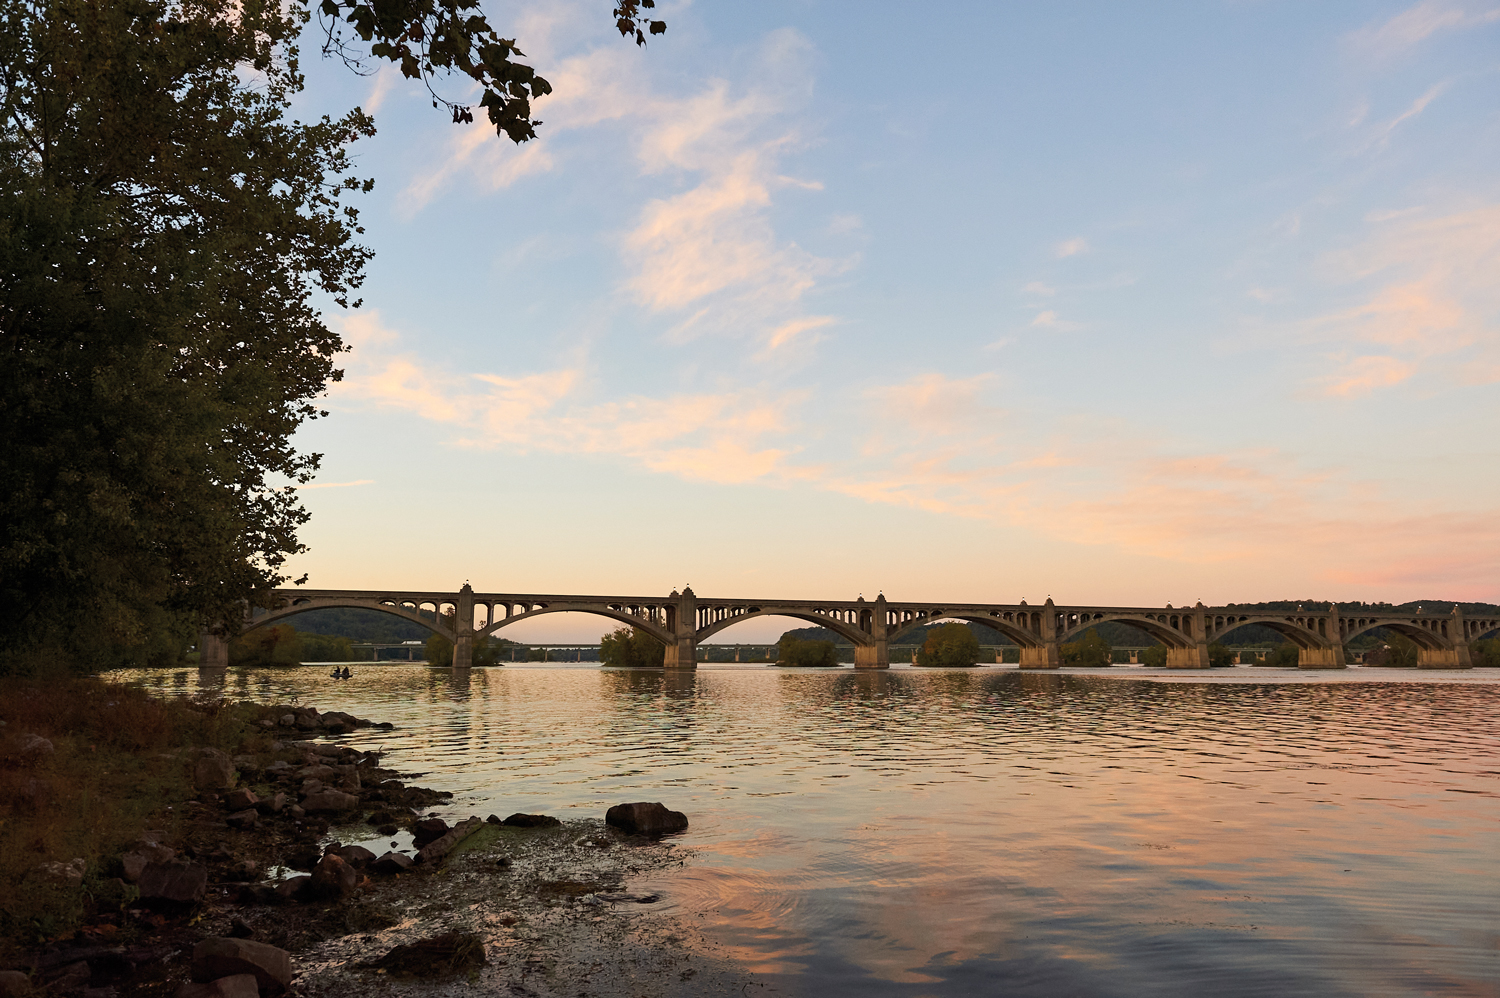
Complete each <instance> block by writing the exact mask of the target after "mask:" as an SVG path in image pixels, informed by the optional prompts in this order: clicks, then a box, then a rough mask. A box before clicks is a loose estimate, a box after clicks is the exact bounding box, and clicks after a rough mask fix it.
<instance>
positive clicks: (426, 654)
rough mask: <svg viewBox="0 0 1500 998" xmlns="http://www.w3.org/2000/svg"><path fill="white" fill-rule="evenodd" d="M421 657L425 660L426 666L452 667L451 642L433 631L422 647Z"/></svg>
mask: <svg viewBox="0 0 1500 998" xmlns="http://www.w3.org/2000/svg"><path fill="white" fill-rule="evenodd" d="M422 657H423V658H425V659H426V660H427V664H428V665H452V664H453V642H452V641H449V640H448V639H447V638H445V637H443V636H442V635H441V634H439V633H437V632H436V631H433V632H432V633H431V634H429V635H428V636H427V642H426V644H424V645H423V646H422Z"/></svg>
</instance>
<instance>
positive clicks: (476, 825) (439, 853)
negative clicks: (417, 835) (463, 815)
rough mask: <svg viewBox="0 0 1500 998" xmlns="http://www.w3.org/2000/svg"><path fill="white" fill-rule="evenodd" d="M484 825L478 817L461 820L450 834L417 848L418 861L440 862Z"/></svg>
mask: <svg viewBox="0 0 1500 998" xmlns="http://www.w3.org/2000/svg"><path fill="white" fill-rule="evenodd" d="M483 827H484V822H482V821H480V820H479V819H478V818H469V819H468V820H467V821H463V822H460V823H459V824H458V825H457V826H455V827H454V828H453V830H452V831H450V832H448V834H446V835H444V836H443V837H442V838H440V839H436V840H434V841H432V842H429V843H427V845H425V846H423V847H422V848H421V849H419V850H417V862H418V863H436V862H439V861H440V860H442V859H443V857H445V856H447V855H448V854H449V853H450V852H452V851H453V850H454V849H456V848H458V844H459V843H460V842H462V841H463V840H464V839H466V838H468V837H469V836H470V835H473V834H474V833H475V832H477V831H479V830H480V829H481V828H483Z"/></svg>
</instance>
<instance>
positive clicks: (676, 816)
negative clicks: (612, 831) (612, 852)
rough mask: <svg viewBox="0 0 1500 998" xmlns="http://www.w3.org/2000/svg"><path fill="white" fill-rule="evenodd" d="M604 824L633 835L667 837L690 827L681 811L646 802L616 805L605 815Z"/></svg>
mask: <svg viewBox="0 0 1500 998" xmlns="http://www.w3.org/2000/svg"><path fill="white" fill-rule="evenodd" d="M604 823H605V824H606V825H612V826H614V827H615V828H618V829H620V830H621V831H623V832H628V833H630V834H631V835H666V834H668V833H670V832H680V831H682V830H683V829H684V828H686V827H687V826H688V820H687V815H685V814H683V813H682V812H681V811H669V810H667V806H666V805H665V804H661V803H648V802H645V801H641V802H639V803H635V804H616V805H615V806H614V807H612V808H610V809H609V810H608V811H606V812H605V813H604Z"/></svg>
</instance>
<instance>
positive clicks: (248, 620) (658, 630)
mask: <svg viewBox="0 0 1500 998" xmlns="http://www.w3.org/2000/svg"><path fill="white" fill-rule="evenodd" d="M269 602H270V603H271V605H270V606H268V607H263V608H254V607H251V608H247V612H246V616H245V621H244V627H245V629H246V630H251V629H254V628H257V627H263V626H265V625H267V624H272V623H275V622H277V621H281V620H285V619H287V618H288V617H292V616H295V615H296V614H299V613H306V612H307V611H309V610H319V609H324V608H328V607H356V608H362V609H370V610H378V611H381V612H383V613H389V614H393V615H394V616H397V617H402V618H404V619H406V620H410V621H412V622H414V623H417V624H420V625H422V626H423V627H425V628H427V629H428V630H430V631H432V632H433V633H435V634H440V635H442V636H443V637H445V638H447V639H448V640H449V641H451V642H452V643H453V663H452V664H453V668H455V669H464V668H469V667H470V666H471V664H472V661H473V651H474V643H475V642H476V641H479V640H482V639H484V638H486V637H488V636H489V635H491V634H495V633H496V632H498V631H500V630H502V629H503V628H506V627H509V626H510V625H512V624H515V623H518V622H520V621H522V620H531V619H532V618H535V617H539V616H541V615H542V614H547V613H591V614H595V615H597V616H600V617H604V618H607V619H609V620H612V621H615V622H617V623H620V624H624V625H627V626H630V627H635V628H639V629H640V630H641V631H644V632H645V633H647V634H649V635H651V636H652V637H654V638H655V639H656V640H658V641H660V642H661V643H662V644H663V645H665V646H666V660H665V664H666V667H667V668H668V669H691V668H694V667H695V666H696V665H697V649H698V645H699V644H700V643H702V642H704V641H706V640H708V639H709V638H711V637H713V636H714V635H715V634H717V633H719V632H720V631H722V630H724V629H725V628H727V627H732V626H733V625H735V624H739V623H743V622H744V621H746V620H750V619H752V618H755V617H764V616H783V617H794V618H796V619H798V620H804V621H807V622H808V623H811V624H816V625H818V626H821V627H826V628H828V629H829V630H830V631H833V632H834V633H836V634H838V635H840V636H842V637H844V638H846V639H847V640H849V641H851V642H852V643H853V644H854V664H855V667H856V668H859V669H886V668H889V667H890V646H891V644H893V643H895V642H897V641H899V640H900V639H901V637H902V636H904V635H905V634H907V633H908V632H909V631H911V630H912V629H914V628H916V627H919V626H921V625H923V624H931V623H934V622H936V621H939V620H963V621H969V622H972V623H976V624H984V625H985V626H987V627H991V628H994V629H995V630H996V631H999V632H1000V633H1001V634H1004V635H1005V636H1006V637H1007V638H1009V639H1010V640H1011V641H1013V642H1015V643H1016V644H1017V645H1019V646H1020V649H1021V668H1023V669H1056V668H1059V667H1060V666H1061V665H1062V650H1061V646H1062V644H1063V643H1064V642H1066V641H1070V640H1072V639H1073V638H1075V637H1076V636H1078V635H1080V634H1081V633H1082V632H1084V631H1085V630H1087V629H1088V628H1089V627H1091V626H1093V625H1095V624H1099V623H1102V622H1104V621H1111V620H1112V621H1118V622H1120V623H1122V624H1129V625H1130V626H1132V627H1135V628H1138V629H1140V630H1142V631H1144V632H1146V633H1147V634H1149V635H1151V636H1152V637H1153V638H1155V639H1156V640H1158V641H1160V642H1161V643H1162V644H1163V645H1165V646H1166V649H1167V667H1168V668H1172V669H1206V668H1208V646H1209V644H1210V643H1211V642H1213V641H1216V640H1218V639H1219V638H1220V637H1222V636H1224V635H1226V634H1228V633H1229V632H1230V631H1232V630H1234V629H1235V628H1238V627H1242V626H1244V625H1246V624H1260V625H1262V626H1265V627H1269V628H1271V629H1272V630H1274V631H1276V632H1277V633H1278V634H1280V635H1282V636H1283V637H1284V638H1286V639H1287V640H1289V641H1291V642H1292V643H1293V644H1295V645H1296V646H1297V649H1298V650H1297V664H1298V666H1299V667H1300V668H1303V669H1342V668H1344V644H1345V643H1346V642H1348V641H1350V640H1352V639H1353V638H1355V637H1357V636H1359V635H1360V634H1362V633H1364V632H1365V631H1368V630H1371V629H1372V628H1376V627H1385V628H1389V629H1390V630H1393V631H1396V632H1397V633H1399V634H1402V635H1405V636H1406V637H1407V638H1410V639H1411V640H1412V641H1413V642H1414V643H1415V644H1416V646H1417V667H1418V668H1421V669H1468V668H1472V667H1473V662H1472V661H1471V659H1470V656H1469V643H1470V642H1471V641H1474V640H1476V639H1478V638H1479V637H1481V636H1483V635H1484V634H1487V633H1489V632H1491V631H1494V630H1496V629H1500V618H1496V619H1490V618H1484V617H1479V618H1465V617H1464V615H1463V613H1462V612H1460V610H1459V608H1458V607H1457V606H1455V607H1453V609H1452V611H1451V612H1450V613H1425V612H1423V611H1422V610H1421V609H1419V610H1418V611H1417V612H1416V613H1410V612H1398V611H1395V610H1391V611H1389V612H1385V611H1379V612H1372V611H1369V610H1367V609H1361V610H1359V611H1358V612H1350V613H1347V614H1346V613H1342V612H1340V610H1339V608H1338V606H1337V605H1336V604H1328V605H1327V606H1326V607H1324V608H1323V609H1320V610H1313V609H1310V608H1309V609H1305V610H1304V609H1302V608H1300V607H1299V608H1298V610H1297V611H1296V612H1293V613H1268V612H1265V611H1257V610H1252V609H1248V608H1244V607H1235V606H1234V605H1233V604H1231V605H1229V606H1221V607H1208V606H1204V605H1203V604H1202V603H1199V604H1197V605H1196V606H1193V607H1181V608H1177V609H1174V608H1173V607H1171V606H1170V605H1169V606H1167V607H1165V608H1160V609H1159V608H1153V607H1118V606H1059V605H1057V604H1055V603H1053V601H1052V599H1051V598H1050V597H1049V598H1048V599H1047V601H1046V602H1045V603H1041V604H1038V605H1034V606H1033V605H1028V604H1027V603H1026V601H1025V600H1022V601H1021V602H1020V603H1017V604H1002V603H912V602H899V601H894V600H887V599H886V598H885V595H884V594H883V593H882V594H881V595H879V596H878V597H876V598H875V599H874V600H866V599H865V598H864V597H863V596H861V597H860V598H858V599H855V600H786V599H779V600H778V599H716V598H710V597H706V596H699V595H697V594H696V593H694V592H693V590H692V588H691V587H687V588H685V589H683V591H682V592H680V593H679V592H677V591H676V590H673V591H672V592H671V593H670V594H669V595H667V596H547V595H536V594H517V593H476V592H475V591H474V590H473V588H472V587H470V586H469V585H467V584H465V585H464V587H463V588H462V589H460V590H459V591H458V592H456V593H443V592H413V591H406V590H389V591H384V590H336V589H278V590H275V591H274V592H273V593H272V599H271V600H270V601H269ZM1424 609H1425V608H1424ZM199 654H200V658H199V661H200V663H201V664H203V665H205V666H209V667H213V666H219V665H227V664H228V661H229V651H228V642H227V640H226V639H225V638H224V637H223V636H221V635H215V634H209V633H205V634H204V635H202V638H201V641H200V645H199Z"/></svg>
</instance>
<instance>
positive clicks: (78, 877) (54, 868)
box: [37, 858, 88, 887]
mask: <svg viewBox="0 0 1500 998" xmlns="http://www.w3.org/2000/svg"><path fill="white" fill-rule="evenodd" d="M37 870H38V871H40V872H41V874H42V876H44V877H46V878H47V879H48V880H51V881H53V882H55V883H59V884H64V885H66V886H69V887H77V886H78V885H79V884H81V883H83V875H84V873H85V872H86V871H87V870H88V864H87V863H86V862H84V860H83V859H82V858H78V859H73V860H70V861H69V862H66V863H43V864H42V865H41V866H39V867H37Z"/></svg>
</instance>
